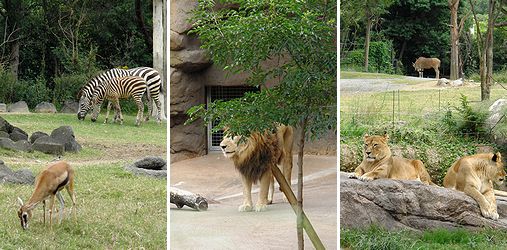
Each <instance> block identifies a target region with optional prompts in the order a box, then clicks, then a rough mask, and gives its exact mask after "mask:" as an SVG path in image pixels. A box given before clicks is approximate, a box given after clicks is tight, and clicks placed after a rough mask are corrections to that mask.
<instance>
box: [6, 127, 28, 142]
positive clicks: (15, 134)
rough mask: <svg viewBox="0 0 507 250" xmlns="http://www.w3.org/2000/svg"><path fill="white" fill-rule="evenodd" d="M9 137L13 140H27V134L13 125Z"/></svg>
mask: <svg viewBox="0 0 507 250" xmlns="http://www.w3.org/2000/svg"><path fill="white" fill-rule="evenodd" d="M9 138H11V140H13V141H19V140H28V134H27V133H26V132H25V131H23V130H22V129H20V128H18V127H14V128H13V129H12V132H11V133H10V134H9Z"/></svg>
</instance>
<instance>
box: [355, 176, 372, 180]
mask: <svg viewBox="0 0 507 250" xmlns="http://www.w3.org/2000/svg"><path fill="white" fill-rule="evenodd" d="M358 179H359V180H361V181H373V178H371V177H369V176H365V175H362V176H359V178H358Z"/></svg>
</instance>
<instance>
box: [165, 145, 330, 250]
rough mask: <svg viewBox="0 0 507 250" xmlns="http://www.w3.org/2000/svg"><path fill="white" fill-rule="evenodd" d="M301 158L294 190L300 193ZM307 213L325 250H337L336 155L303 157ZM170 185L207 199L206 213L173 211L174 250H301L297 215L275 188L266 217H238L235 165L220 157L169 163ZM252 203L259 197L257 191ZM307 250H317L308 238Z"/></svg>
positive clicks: (239, 199) (185, 209)
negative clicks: (299, 173)
mask: <svg viewBox="0 0 507 250" xmlns="http://www.w3.org/2000/svg"><path fill="white" fill-rule="evenodd" d="M296 164H297V158H296V156H294V167H293V173H292V176H293V178H292V179H293V181H292V183H293V185H292V189H293V190H296V184H297V181H296V180H295V178H296V177H297V175H296V172H297V166H296ZM303 168H304V197H303V199H304V210H305V213H306V215H307V216H308V218H309V219H310V222H311V223H312V225H313V227H314V228H315V231H316V232H317V234H318V235H319V237H320V239H321V240H322V242H323V244H324V246H325V247H326V249H337V248H338V244H337V242H336V239H337V233H338V230H337V216H336V215H337V212H336V202H337V199H336V197H337V193H336V188H337V187H336V183H337V179H336V175H337V159H336V156H314V155H305V157H304V166H303ZM170 180H171V182H170V183H171V184H170V185H171V186H174V187H178V188H180V189H184V190H187V191H190V192H193V193H198V194H201V195H202V196H204V197H205V198H207V199H208V201H209V208H208V210H207V211H203V212H197V211H194V210H192V209H191V208H188V207H183V208H182V209H177V208H176V206H175V205H174V204H171V206H170V218H169V224H170V241H169V244H170V248H171V249H297V234H296V216H295V214H294V212H293V210H292V208H291V207H290V205H289V204H288V203H285V202H283V198H282V197H283V194H282V193H281V192H280V191H279V190H278V187H276V188H275V189H276V192H275V198H274V203H273V204H272V205H269V206H268V210H267V211H265V212H238V210H237V208H238V206H239V205H241V203H242V201H243V198H242V185H241V180H240V177H239V174H238V173H237V172H236V171H235V169H234V165H233V163H232V161H231V160H229V159H226V158H225V157H224V156H223V155H222V154H221V153H211V154H209V155H206V156H204V157H199V158H195V159H190V160H185V161H181V162H176V163H173V164H171V179H170ZM253 192H254V193H253V194H252V198H253V203H254V204H255V203H256V201H257V196H258V189H257V186H254V187H253ZM305 249H313V246H312V243H311V241H310V239H309V238H308V237H306V233H305Z"/></svg>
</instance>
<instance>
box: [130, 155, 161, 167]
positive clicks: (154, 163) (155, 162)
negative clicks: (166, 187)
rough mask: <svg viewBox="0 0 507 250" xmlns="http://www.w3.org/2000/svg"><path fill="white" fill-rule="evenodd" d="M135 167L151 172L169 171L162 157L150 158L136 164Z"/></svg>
mask: <svg viewBox="0 0 507 250" xmlns="http://www.w3.org/2000/svg"><path fill="white" fill-rule="evenodd" d="M134 167H136V168H143V169H151V170H167V163H166V161H165V160H164V159H162V158H160V157H156V156H148V157H145V158H143V159H141V160H138V161H136V162H134Z"/></svg>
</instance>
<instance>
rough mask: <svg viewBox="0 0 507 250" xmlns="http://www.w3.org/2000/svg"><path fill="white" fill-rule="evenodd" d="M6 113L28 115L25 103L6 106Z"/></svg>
mask: <svg viewBox="0 0 507 250" xmlns="http://www.w3.org/2000/svg"><path fill="white" fill-rule="evenodd" d="M7 111H8V112H11V113H29V112H30V111H29V110H28V105H27V104H26V102H25V101H19V102H16V103H13V104H11V105H9V106H7Z"/></svg>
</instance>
